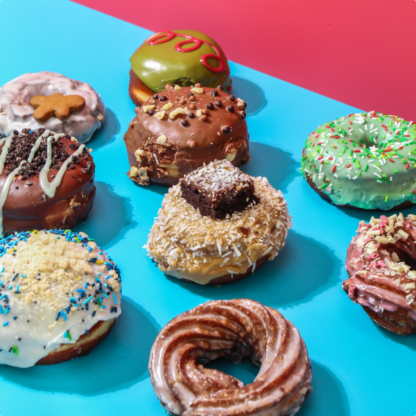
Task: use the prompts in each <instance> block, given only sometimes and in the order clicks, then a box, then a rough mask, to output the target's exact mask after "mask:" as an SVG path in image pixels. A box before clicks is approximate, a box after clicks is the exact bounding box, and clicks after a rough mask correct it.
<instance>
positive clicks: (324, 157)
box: [302, 111, 416, 210]
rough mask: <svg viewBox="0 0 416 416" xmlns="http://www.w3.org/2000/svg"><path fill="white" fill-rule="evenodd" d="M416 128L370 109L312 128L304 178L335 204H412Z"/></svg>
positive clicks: (415, 186)
mask: <svg viewBox="0 0 416 416" xmlns="http://www.w3.org/2000/svg"><path fill="white" fill-rule="evenodd" d="M415 139H416V126H415V125H413V123H412V122H408V121H406V120H403V119H402V118H399V117H396V116H385V115H383V114H381V113H376V112H375V111H370V112H369V113H357V114H350V115H349V116H347V117H341V118H339V119H337V120H334V121H331V122H329V123H325V124H323V125H322V126H320V127H319V128H317V129H316V130H315V131H313V132H312V133H311V134H310V135H309V137H308V139H307V141H306V146H305V148H304V149H303V155H302V170H303V176H304V178H305V179H306V180H307V181H308V183H309V185H311V186H312V188H313V189H314V190H315V191H317V192H318V193H319V194H320V195H321V196H323V197H324V198H325V199H328V200H330V201H332V202H333V203H334V204H336V205H346V206H351V207H354V208H360V209H381V210H391V209H398V208H406V207H409V206H412V205H414V204H415V203H416V140H415Z"/></svg>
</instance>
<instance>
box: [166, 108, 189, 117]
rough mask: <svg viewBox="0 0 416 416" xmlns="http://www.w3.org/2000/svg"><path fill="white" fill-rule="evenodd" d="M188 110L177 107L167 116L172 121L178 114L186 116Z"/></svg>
mask: <svg viewBox="0 0 416 416" xmlns="http://www.w3.org/2000/svg"><path fill="white" fill-rule="evenodd" d="M188 113H189V110H188V109H187V108H186V107H183V108H182V107H178V108H176V109H175V110H173V111H172V112H171V113H170V114H169V118H170V119H172V120H174V119H175V118H176V117H177V116H178V115H179V114H188Z"/></svg>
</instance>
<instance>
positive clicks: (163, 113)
mask: <svg viewBox="0 0 416 416" xmlns="http://www.w3.org/2000/svg"><path fill="white" fill-rule="evenodd" d="M165 114H166V111H165V110H162V111H158V112H157V113H156V114H155V117H156V118H158V119H159V120H163V119H164V117H165Z"/></svg>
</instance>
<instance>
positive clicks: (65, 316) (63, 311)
mask: <svg viewBox="0 0 416 416" xmlns="http://www.w3.org/2000/svg"><path fill="white" fill-rule="evenodd" d="M62 312H63V314H64V319H65V321H66V313H65V312H64V311H62Z"/></svg>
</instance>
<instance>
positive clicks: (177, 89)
mask: <svg viewBox="0 0 416 416" xmlns="http://www.w3.org/2000/svg"><path fill="white" fill-rule="evenodd" d="M174 89H175V90H176V91H179V90H181V89H182V88H181V87H180V86H179V85H178V84H176V85H175V88H174Z"/></svg>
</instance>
